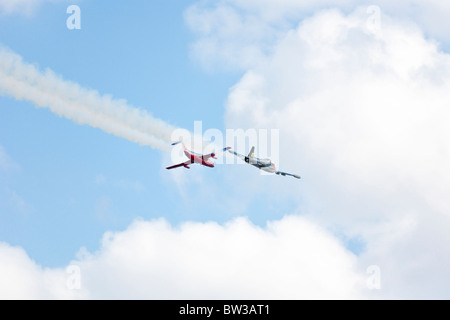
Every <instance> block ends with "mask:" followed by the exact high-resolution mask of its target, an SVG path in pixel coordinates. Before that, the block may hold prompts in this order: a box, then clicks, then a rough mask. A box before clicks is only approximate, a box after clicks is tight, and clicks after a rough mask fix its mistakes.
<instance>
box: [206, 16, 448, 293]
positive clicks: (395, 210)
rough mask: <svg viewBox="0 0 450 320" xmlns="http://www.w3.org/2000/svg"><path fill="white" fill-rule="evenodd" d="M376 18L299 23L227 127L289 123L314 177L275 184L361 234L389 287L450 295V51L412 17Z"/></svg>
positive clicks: (233, 97)
mask: <svg viewBox="0 0 450 320" xmlns="http://www.w3.org/2000/svg"><path fill="white" fill-rule="evenodd" d="M211 14H212V15H214V14H215V13H214V11H212V12H211ZM367 19H368V15H367V12H366V8H360V9H357V10H355V11H354V12H353V13H351V14H349V15H346V14H342V13H341V12H340V11H338V10H327V11H322V12H320V13H317V14H315V15H314V16H312V17H310V18H308V19H304V20H303V21H302V22H301V23H300V24H299V25H298V26H297V27H296V28H293V29H290V30H288V31H287V32H286V33H284V35H283V36H280V37H279V38H278V40H277V41H276V42H275V44H274V45H273V47H272V50H271V53H270V54H268V55H267V56H266V58H265V60H264V61H263V63H260V62H261V61H259V62H258V61H256V63H254V64H252V65H251V66H249V69H248V70H247V71H246V73H245V75H244V76H243V77H242V79H241V81H240V82H239V83H238V84H237V85H236V86H234V87H233V89H232V90H231V92H230V95H229V99H228V102H227V105H226V124H227V127H231V128H235V127H244V128H249V127H250V128H252V127H253V128H261V127H271V128H280V130H281V150H280V154H281V156H280V157H281V161H282V164H283V167H288V168H290V169H292V170H294V171H296V172H298V173H299V174H301V175H302V176H303V178H304V179H303V181H301V182H300V183H301V184H302V186H301V187H299V188H297V189H293V188H292V185H291V184H288V183H287V182H286V181H284V180H279V182H277V184H276V185H273V188H274V190H278V191H279V192H280V193H285V194H290V195H291V197H292V199H301V200H300V201H301V203H300V202H299V206H300V207H301V211H302V212H308V213H310V214H311V216H314V219H317V220H316V221H321V224H325V225H329V226H332V227H333V228H340V229H343V230H344V232H345V233H347V234H348V235H354V236H361V237H362V238H363V239H364V240H365V241H366V242H367V247H366V251H365V252H364V253H363V254H362V255H361V257H360V258H359V261H360V262H361V263H362V265H367V264H369V263H370V264H377V265H379V266H380V267H381V270H382V272H383V274H384V277H383V278H384V279H385V280H386V281H385V283H384V287H383V290H382V291H381V294H382V295H384V296H385V297H409V298H411V297H413V298H414V297H416V298H417V297H425V298H427V297H441V298H442V297H448V290H447V288H446V285H445V283H448V282H449V281H450V273H449V272H448V271H447V270H446V269H445V268H443V267H442V266H443V265H447V264H448V262H449V260H450V255H449V254H448V252H445V250H443V249H441V248H446V247H448V246H449V245H450V238H449V237H448V236H447V232H446V231H445V230H448V228H450V221H449V213H450V201H449V199H450V194H449V191H448V190H450V167H449V166H448V163H450V141H449V137H450V129H449V127H448V125H447V124H448V123H449V122H450V109H449V108H448V101H449V100H450V95H449V92H450V82H449V81H448V79H449V78H450V56H449V55H448V54H446V53H444V52H442V51H441V50H440V48H439V46H438V44H437V43H436V42H434V41H432V40H429V39H427V38H426V37H425V36H424V34H423V32H422V30H421V29H420V28H419V27H418V26H415V25H413V24H411V23H410V22H409V23H405V22H401V21H399V20H398V19H393V18H392V17H389V16H383V20H382V25H381V33H378V34H374V33H372V32H371V30H370V29H369V28H368V27H367ZM243 183H244V186H243V188H244V189H248V190H253V192H259V188H258V187H256V189H255V186H254V185H252V188H247V187H246V185H245V183H246V182H243ZM247 184H248V185H250V184H251V182H248V183H247ZM286 186H288V187H286ZM248 193H249V192H247V194H246V196H248ZM433 243H435V244H437V243H439V245H437V246H435V245H433ZM423 287H427V288H428V290H423Z"/></svg>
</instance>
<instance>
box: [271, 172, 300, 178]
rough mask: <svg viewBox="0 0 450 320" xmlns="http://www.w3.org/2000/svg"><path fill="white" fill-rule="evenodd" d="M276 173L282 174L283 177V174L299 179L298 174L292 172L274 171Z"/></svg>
mask: <svg viewBox="0 0 450 320" xmlns="http://www.w3.org/2000/svg"><path fill="white" fill-rule="evenodd" d="M275 173H276V174H278V175H282V176H283V177H285V176H291V177H294V178H297V179H300V176H298V175H296V174H292V173H287V172H282V171H275Z"/></svg>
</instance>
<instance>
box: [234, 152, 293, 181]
mask: <svg viewBox="0 0 450 320" xmlns="http://www.w3.org/2000/svg"><path fill="white" fill-rule="evenodd" d="M227 151H228V152H230V153H232V154H234V155H235V156H236V157H238V158H240V159H241V160H243V161H245V162H246V163H248V164H251V165H252V166H254V167H256V168H258V169H261V170H264V171H266V172H269V173H275V174H278V175H282V176H291V177H294V178H297V179H300V176H298V175H296V174H292V173H287V172H282V171H278V170H277V167H276V166H275V164H274V163H273V162H272V161H271V160H270V159H260V158H257V157H255V147H252V149H251V150H250V152H249V154H248V156H244V155H242V154H239V153H237V152H235V151H232V150H227Z"/></svg>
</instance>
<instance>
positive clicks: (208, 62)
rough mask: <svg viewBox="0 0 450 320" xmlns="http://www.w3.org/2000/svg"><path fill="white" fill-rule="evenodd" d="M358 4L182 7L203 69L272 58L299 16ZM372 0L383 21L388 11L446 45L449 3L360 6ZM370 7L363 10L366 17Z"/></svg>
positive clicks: (236, 0) (328, 0) (331, 0)
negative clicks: (193, 35)
mask: <svg viewBox="0 0 450 320" xmlns="http://www.w3.org/2000/svg"><path fill="white" fill-rule="evenodd" d="M358 6H361V2H360V1H356V0H338V1H336V0H315V1H297V0H283V1H273V0H264V1H253V0H252V1H248V0H223V1H215V2H214V1H209V2H208V1H202V2H198V3H196V4H194V5H192V6H191V7H189V8H188V9H187V10H186V11H185V15H184V17H185V20H186V23H187V24H188V26H189V27H190V28H191V29H192V31H194V32H195V33H196V34H197V36H198V39H197V40H196V41H195V42H194V43H193V44H192V53H193V56H194V57H195V58H196V59H197V60H198V61H199V62H200V63H201V64H202V65H203V66H204V67H206V68H207V69H212V70H217V69H231V70H236V69H238V70H239V69H243V70H245V69H247V68H253V67H255V66H257V65H261V64H263V63H265V62H266V59H268V58H269V59H270V55H271V53H272V51H273V48H274V46H276V43H277V41H278V40H279V39H280V37H282V36H283V35H284V34H285V33H286V32H288V31H289V30H290V29H292V28H294V27H295V26H296V24H297V23H298V21H300V20H302V19H305V18H307V17H310V16H313V15H314V14H315V13H317V12H319V11H321V10H325V9H329V8H339V9H340V10H343V11H344V12H347V13H350V12H352V11H354V10H355V9H356V8H357V7H358ZM371 6H372V7H373V6H376V7H378V8H379V10H380V14H381V23H383V20H384V18H388V17H392V18H394V19H396V20H398V21H403V23H412V24H416V25H418V26H419V27H420V28H421V29H422V30H423V31H424V32H425V34H426V36H427V37H430V38H433V39H436V40H437V41H439V42H442V43H443V44H444V45H445V46H446V47H447V48H450V34H449V33H448V32H447V30H448V29H449V27H450V22H449V20H448V16H449V15H450V5H449V3H447V2H445V1H439V0H433V1H425V0H408V1H402V2H396V1H386V0H374V1H371V2H370V3H369V4H368V5H367V6H366V7H364V8H363V9H364V10H367V9H368V8H369V7H371ZM373 14H374V12H373V11H370V12H368V13H367V18H369V17H370V16H372V17H373Z"/></svg>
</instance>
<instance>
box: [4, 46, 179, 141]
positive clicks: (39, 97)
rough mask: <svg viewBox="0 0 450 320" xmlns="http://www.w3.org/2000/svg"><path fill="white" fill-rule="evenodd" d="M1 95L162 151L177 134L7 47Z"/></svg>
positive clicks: (142, 112) (133, 109) (143, 112)
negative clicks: (29, 60) (40, 66)
mask: <svg viewBox="0 0 450 320" xmlns="http://www.w3.org/2000/svg"><path fill="white" fill-rule="evenodd" d="M0 94H3V95H8V96H12V97H14V98H15V99H17V100H25V101H29V102H31V103H33V104H35V105H36V106H37V107H40V108H48V109H49V110H50V111H52V112H53V113H55V114H57V115H59V116H62V117H65V118H67V119H70V120H72V121H74V122H76V123H78V124H86V125H89V126H92V127H94V128H99V129H102V130H103V131H105V132H107V133H110V134H114V135H116V136H118V137H122V138H125V139H127V140H130V141H132V142H135V143H139V144H141V145H145V146H150V147H152V148H156V149H160V150H167V149H168V146H169V142H170V141H171V140H170V138H171V134H172V132H173V130H175V128H174V127H172V126H171V125H169V124H167V123H165V122H164V121H162V120H160V119H156V118H154V117H153V116H152V115H150V114H149V113H148V112H146V111H145V110H141V109H138V108H135V107H132V106H130V105H129V104H127V102H126V101H125V100H117V99H113V98H112V97H111V96H108V95H100V94H99V93H98V92H97V91H95V90H89V89H86V88H83V87H81V86H80V85H78V84H76V83H74V82H70V81H67V80H64V79H62V78H61V77H60V76H58V75H57V74H55V73H54V72H53V71H51V70H49V69H47V70H45V71H40V70H39V69H38V68H37V67H36V66H34V65H32V64H28V63H25V62H24V61H23V59H22V57H21V56H19V55H18V54H16V53H14V52H12V51H10V50H8V49H5V48H3V47H0Z"/></svg>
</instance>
